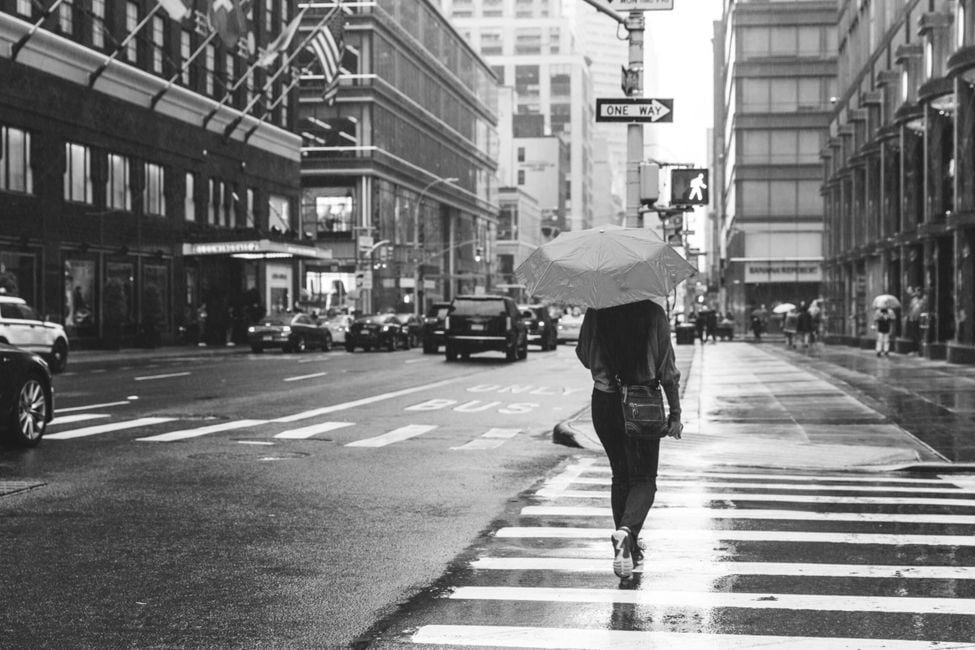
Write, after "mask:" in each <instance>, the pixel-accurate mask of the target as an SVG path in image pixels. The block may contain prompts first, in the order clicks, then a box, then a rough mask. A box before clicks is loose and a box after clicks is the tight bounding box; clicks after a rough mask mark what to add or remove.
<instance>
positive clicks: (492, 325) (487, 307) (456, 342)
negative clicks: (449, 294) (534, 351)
mask: <svg viewBox="0 0 975 650" xmlns="http://www.w3.org/2000/svg"><path fill="white" fill-rule="evenodd" d="M444 345H445V347H446V349H447V361H454V360H456V359H457V355H461V356H462V357H464V358H465V359H466V358H467V357H468V356H469V355H470V354H471V353H472V352H485V351H489V350H494V351H497V352H504V353H505V357H506V358H507V359H508V361H516V360H518V359H524V358H526V357H527V356H528V328H526V327H525V323H524V321H523V320H522V319H521V312H520V311H518V305H516V304H515V301H514V300H512V299H511V298H508V297H506V296H490V295H474V296H457V297H456V298H454V299H453V301H451V303H450V309H449V310H448V312H447V319H446V321H445V323H444Z"/></svg>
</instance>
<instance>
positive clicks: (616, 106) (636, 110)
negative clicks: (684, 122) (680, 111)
mask: <svg viewBox="0 0 975 650" xmlns="http://www.w3.org/2000/svg"><path fill="white" fill-rule="evenodd" d="M596 121H597V122H673V121H674V100H673V99H657V98H654V97H626V98H623V99H605V98H601V99H596Z"/></svg>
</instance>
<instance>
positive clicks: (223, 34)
mask: <svg viewBox="0 0 975 650" xmlns="http://www.w3.org/2000/svg"><path fill="white" fill-rule="evenodd" d="M241 4H242V3H241V2H240V1H239V0H213V2H211V3H210V13H209V18H210V27H211V28H212V29H213V30H214V31H216V32H217V35H219V36H220V40H221V41H223V44H224V46H225V47H227V48H228V49H232V48H234V47H235V46H236V45H237V41H239V40H240V39H241V37H242V36H246V35H247V33H248V31H249V30H248V26H247V15H246V13H245V12H244V8H243V7H242V6H241Z"/></svg>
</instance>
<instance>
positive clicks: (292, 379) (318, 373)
mask: <svg viewBox="0 0 975 650" xmlns="http://www.w3.org/2000/svg"><path fill="white" fill-rule="evenodd" d="M327 374H328V373H327V372H316V373H312V374H310V375H299V376H297V377H285V378H284V379H283V381H301V380H303V379H314V378H315V377H324V376H325V375H327Z"/></svg>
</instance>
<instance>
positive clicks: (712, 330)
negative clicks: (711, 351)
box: [702, 309, 718, 343]
mask: <svg viewBox="0 0 975 650" xmlns="http://www.w3.org/2000/svg"><path fill="white" fill-rule="evenodd" d="M704 340H705V341H708V340H710V341H711V342H712V343H717V342H718V312H717V311H715V310H714V309H709V310H707V312H705V314H704ZM702 342H703V341H702Z"/></svg>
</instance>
